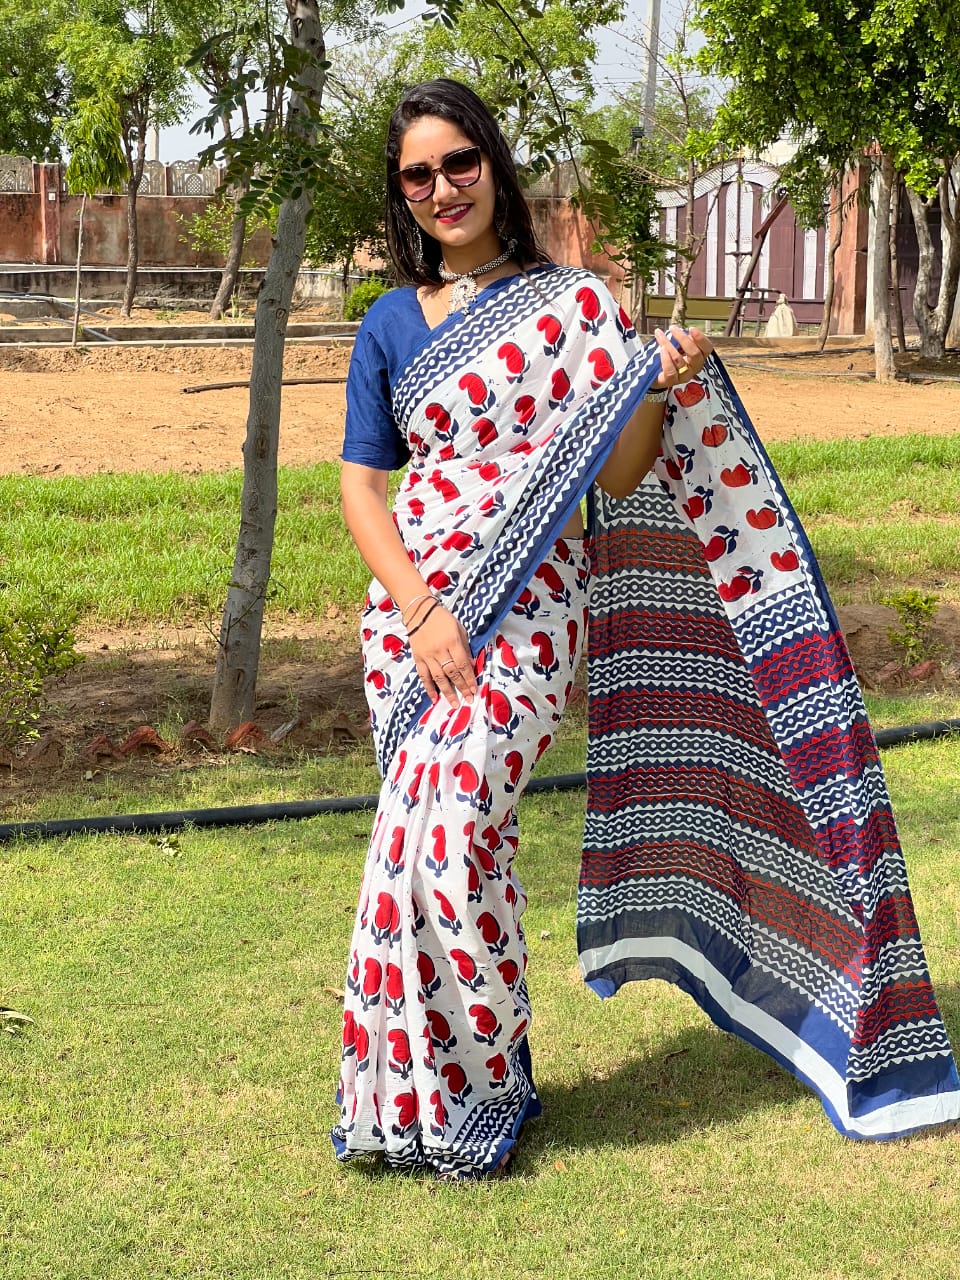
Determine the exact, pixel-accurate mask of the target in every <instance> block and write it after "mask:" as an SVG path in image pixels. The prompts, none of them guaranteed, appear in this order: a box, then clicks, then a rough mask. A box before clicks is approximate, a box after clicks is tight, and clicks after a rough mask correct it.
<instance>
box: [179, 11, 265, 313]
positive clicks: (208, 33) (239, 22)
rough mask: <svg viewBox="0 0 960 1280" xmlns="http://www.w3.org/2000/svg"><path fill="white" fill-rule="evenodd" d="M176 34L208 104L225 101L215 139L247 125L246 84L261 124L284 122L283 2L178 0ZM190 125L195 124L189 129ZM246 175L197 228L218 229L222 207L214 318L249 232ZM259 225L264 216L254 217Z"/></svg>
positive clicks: (250, 111)
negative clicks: (280, 67) (257, 93)
mask: <svg viewBox="0 0 960 1280" xmlns="http://www.w3.org/2000/svg"><path fill="white" fill-rule="evenodd" d="M175 20H176V24H177V31H178V34H179V36H180V38H181V40H182V41H183V44H184V45H185V47H186V48H188V49H190V50H191V51H192V52H191V54H190V57H189V59H188V61H187V69H188V70H189V72H190V73H191V75H192V76H193V78H194V80H195V81H196V82H197V84H198V85H199V86H200V87H201V88H202V89H203V90H205V92H206V93H207V95H208V97H209V98H210V100H211V101H212V102H216V101H218V100H220V99H222V100H223V101H224V109H223V111H222V112H221V114H220V117H219V122H218V123H219V127H220V129H221V131H222V137H223V139H224V141H225V143H227V144H228V145H229V143H230V141H231V140H232V138H233V136H234V134H235V133H239V134H241V135H244V134H247V133H249V132H250V131H251V129H252V127H253V123H254V118H253V117H254V113H255V109H254V105H253V101H254V100H253V92H252V91H253V87H254V86H257V88H258V89H259V90H261V91H262V99H261V100H260V101H259V102H258V104H257V110H258V111H259V115H260V119H261V121H262V127H263V128H264V129H265V130H267V131H269V130H271V129H280V128H282V127H283V107H284V92H285V87H286V86H285V80H284V78H283V77H282V76H280V75H278V74H276V72H277V66H276V59H277V56H278V50H277V45H276V40H275V34H276V32H277V31H278V30H281V29H282V27H283V24H284V22H285V21H286V8H285V5H284V3H283V0H223V3H221V4H218V5H216V6H211V5H210V4H208V3H206V2H205V0H180V3H179V4H178V5H177V8H176V19H175ZM195 131H196V130H195ZM249 183H250V174H249V173H248V172H240V173H238V174H237V175H236V176H235V179H234V181H233V182H232V183H231V184H230V186H229V188H228V189H227V190H226V191H225V192H223V193H220V194H218V200H219V201H220V202H222V206H223V208H222V209H221V208H220V207H218V208H217V209H216V210H214V211H212V213H211V216H209V217H206V218H204V217H203V215H198V219H199V220H200V221H202V223H203V224H204V225H203V226H200V227H198V231H199V232H200V234H203V231H204V230H207V231H209V229H210V227H211V225H212V224H214V223H215V224H216V226H217V227H218V228H219V227H220V226H221V225H222V223H223V221H224V218H223V212H224V210H226V209H227V208H228V209H229V229H228V233H227V235H226V243H225V244H224V245H223V252H224V266H223V271H222V273H221V276H220V284H219V286H218V288H217V292H216V295H215V296H214V299H213V302H212V303H211V304H210V318H211V320H219V319H220V317H221V316H222V315H223V313H224V310H225V309H226V307H227V306H228V305H229V303H230V300H231V298H232V297H233V296H234V293H235V292H236V288H237V280H238V278H239V274H240V267H241V265H242V261H243V248H244V245H245V243H246V240H247V236H248V234H249V233H250V227H249V226H248V219H247V213H246V208H247V206H246V204H245V197H246V196H247V194H248V192H249V189H250V185H249ZM258 222H259V225H263V217H262V215H261V217H260V218H259V220H258Z"/></svg>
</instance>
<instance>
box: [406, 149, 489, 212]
mask: <svg viewBox="0 0 960 1280" xmlns="http://www.w3.org/2000/svg"><path fill="white" fill-rule="evenodd" d="M471 151H472V152H474V153H475V154H476V157H477V176H476V177H475V178H471V179H470V181H469V182H457V181H456V179H454V178H451V177H450V175H449V173H447V165H448V164H449V163H450V161H451V160H453V159H454V158H455V157H456V156H465V155H467V154H468V153H469V152H471ZM411 169H429V170H430V190H429V191H428V192H427V194H426V195H425V196H416V197H414V196H408V195H407V193H406V192H405V191H404V189H403V175H404V174H405V173H408V172H409V171H410V170H411ZM438 173H442V174H443V176H444V177H445V178H446V180H447V182H449V183H450V185H451V187H456V188H457V190H458V191H462V190H464V189H465V188H466V187H473V186H476V184H477V183H478V182H479V181H480V179H481V178H482V177H483V153H482V151H481V150H480V148H479V147H478V146H472V147H458V148H457V150H456V151H451V152H450V154H449V155H448V156H444V158H443V161H442V162H441V163H440V164H438V165H436V166H435V167H433V168H431V166H430V165H428V164H422V165H421V164H410V165H407V167H406V168H405V169H397V170H396V172H394V173H392V174H391V175H390V176H391V178H392V179H393V182H394V185H395V186H396V188H397V190H398V191H399V192H400V194H401V195H402V196H403V198H404V200H406V201H408V202H409V203H410V204H423V202H424V200H429V199H430V197H431V196H432V195H433V193H434V192H435V191H436V189H437V174H438Z"/></svg>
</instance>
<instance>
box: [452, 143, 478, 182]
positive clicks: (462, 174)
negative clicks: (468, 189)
mask: <svg viewBox="0 0 960 1280" xmlns="http://www.w3.org/2000/svg"><path fill="white" fill-rule="evenodd" d="M443 172H444V173H445V174H446V175H447V177H448V178H449V179H450V181H451V182H452V183H454V185H457V184H459V185H461V186H470V184H471V183H473V182H476V181H477V179H478V178H479V177H480V152H479V151H478V150H477V149H476V147H470V149H469V150H467V151H458V152H456V153H455V154H454V155H452V156H447V158H446V160H444V162H443Z"/></svg>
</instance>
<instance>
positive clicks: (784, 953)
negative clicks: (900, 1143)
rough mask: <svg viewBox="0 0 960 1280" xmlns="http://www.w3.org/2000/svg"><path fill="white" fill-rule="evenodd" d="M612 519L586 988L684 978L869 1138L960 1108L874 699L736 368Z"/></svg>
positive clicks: (598, 676)
mask: <svg viewBox="0 0 960 1280" xmlns="http://www.w3.org/2000/svg"><path fill="white" fill-rule="evenodd" d="M596 509H597V525H596V529H595V537H594V547H593V555H594V576H593V581H592V586H591V631H590V647H589V657H590V686H591V710H590V742H589V748H588V776H589V797H588V813H587V821H586V829H585V838H584V856H583V863H582V871H581V880H580V889H579V904H578V907H579V909H578V944H579V950H580V953H581V965H582V967H583V969H584V972H585V975H586V977H587V980H588V981H589V982H590V983H591V985H593V986H594V987H595V989H597V990H598V991H599V992H600V993H601V994H604V995H610V994H613V992H614V991H615V990H616V988H617V987H618V986H620V985H621V983H623V982H625V981H628V980H631V979H634V978H646V977H661V978H666V979H668V980H671V981H677V982H680V983H681V985H683V986H684V988H685V989H686V990H688V991H691V993H693V994H694V996H695V998H697V999H698V1001H699V1002H700V1003H701V1004H702V1006H703V1007H704V1008H705V1009H706V1010H707V1012H708V1013H710V1015H711V1016H712V1017H714V1019H715V1020H716V1021H717V1022H718V1023H719V1024H720V1025H721V1026H724V1027H726V1028H727V1029H729V1030H732V1031H734V1032H736V1033H738V1034H741V1035H743V1036H745V1038H747V1039H748V1040H750V1041H751V1043H754V1044H756V1045H758V1047H760V1048H763V1049H765V1050H766V1051H767V1052H769V1053H771V1054H772V1055H773V1056H774V1057H775V1058H777V1059H778V1060H779V1061H781V1062H783V1063H784V1065H785V1066H787V1067H788V1068H789V1069H791V1070H793V1071H794V1072H795V1074H797V1075H798V1076H799V1077H800V1078H801V1079H804V1080H805V1081H806V1082H807V1083H808V1084H810V1085H811V1086H812V1087H813V1088H814V1089H816V1090H817V1091H818V1092H819V1093H820V1096H821V1098H822V1100H823V1102H824V1106H825V1109H826V1110H827V1113H828V1115H830V1118H831V1119H832V1121H833V1123H834V1124H835V1125H836V1127H837V1128H838V1129H839V1130H840V1131H841V1132H842V1133H845V1134H847V1135H849V1136H852V1137H870V1138H886V1137H893V1136H898V1135H899V1134H902V1133H904V1132H909V1131H912V1130H913V1129H915V1128H918V1127H922V1126H923V1125H924V1124H929V1123H937V1122H941V1121H943V1120H949V1119H956V1118H958V1116H960V1084H958V1080H957V1073H956V1068H955V1066H954V1062H953V1058H952V1054H951V1050H950V1045H949V1042H948V1039H947V1036H946V1032H945V1030H944V1027H943V1024H942V1021H941V1019H940V1015H939V1012H938V1010H937V1006H936V1001H935V999H934V996H933V991H932V988H931V985H930V980H929V975H928V972H927V967H926V962H925V959H924V954H923V948H922V944H921V941H920V936H919V932H918V928H917V923H916V918H915V915H914V912H913V907H912V903H911V900H910V894H909V889H908V886H907V875H906V869H905V866H904V862H903V857H902V854H901V852H900V848H899V843H898V839H897V834H896V829H895V825H894V821H893V816H892V813H891V810H890V804H889V800H888V797H887V792H886V787H885V783H884V779H883V774H882V769H881V766H880V762H879V758H878V754H877V750H876V745H875V742H874V739H873V736H872V734H871V732H870V729H869V725H868V723H867V718H866V713H865V710H864V708H863V704H862V699H861V696H860V691H859V688H858V686H857V683H856V680H855V677H854V675H853V672H852V668H851V665H850V661H849V657H848V655H847V652H846V648H845V646H844V644H843V640H842V637H841V635H840V632H839V628H838V627H837V625H836V619H835V616H834V614H833V610H832V608H831V606H830V603H829V599H828V597H827V595H826V592H825V590H824V589H823V585H822V581H821V579H820V575H819V570H818V568H817V566H816V562H815V560H814V558H813V554H812V551H811V549H810V547H809V543H808V542H807V539H806V537H805V535H804V533H803V530H802V528H801V527H800V524H799V521H798V520H797V518H796V516H795V514H794V513H793V511H792V508H791V507H790V505H789V502H788V501H787V499H786V496H785V495H784V494H783V491H782V489H781V487H780V485H779V481H778V480H777V477H776V475H775V473H774V471H773V469H772V467H771V466H770V464H769V461H768V460H767V458H766V455H765V453H764V451H763V448H762V446H761V445H760V443H759V441H758V440H757V438H756V435H755V433H754V431H753V428H752V427H751V425H750V423H749V421H748V419H747V418H746V414H745V413H744V412H743V409H742V406H741V405H740V404H739V401H738V400H737V399H736V396H735V394H734V393H733V391H732V388H731V387H730V385H729V383H728V381H727V379H726V376H725V374H724V372H723V370H722V367H721V366H720V365H719V362H718V361H716V359H715V358H714V359H712V360H711V362H710V366H709V368H708V371H707V372H706V373H705V375H704V376H703V377H702V378H701V380H700V381H699V382H698V383H696V384H688V386H687V387H686V388H684V389H683V391H682V393H681V394H680V395H679V396H673V397H671V406H670V408H669V410H668V422H667V427H666V430H665V439H664V447H663V452H662V454H661V457H660V458H659V459H658V462H657V466H656V477H649V478H648V480H647V481H646V482H645V483H644V485H643V486H641V488H640V489H639V490H638V491H637V493H636V494H634V495H632V496H631V497H630V498H628V499H625V500H623V501H614V500H612V499H610V498H608V497H606V496H605V495H603V494H598V495H597V504H596ZM678 956H684V957H688V959H687V961H686V963H680V962H679V961H678V959H677V957H678ZM697 956H699V957H702V958H703V963H702V964H701V963H700V962H699V961H697V962H696V963H694V962H693V960H692V959H691V958H692V957H697ZM704 975H706V977H704ZM758 1028H762V1031H758ZM803 1044H805V1045H808V1046H810V1047H811V1048H812V1049H813V1050H815V1052H813V1053H808V1052H807V1051H806V1049H801V1048H799V1047H798V1046H800V1045H803ZM838 1082H840V1083H839V1085H838Z"/></svg>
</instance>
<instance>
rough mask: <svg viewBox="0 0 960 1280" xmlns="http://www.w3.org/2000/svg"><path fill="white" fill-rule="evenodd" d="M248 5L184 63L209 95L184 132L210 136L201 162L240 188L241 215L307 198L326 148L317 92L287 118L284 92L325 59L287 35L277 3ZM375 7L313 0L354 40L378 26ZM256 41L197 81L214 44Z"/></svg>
mask: <svg viewBox="0 0 960 1280" xmlns="http://www.w3.org/2000/svg"><path fill="white" fill-rule="evenodd" d="M241 7H243V6H242V5H241ZM250 8H251V11H250V13H249V14H248V16H247V17H246V18H243V17H241V16H240V15H239V14H238V15H237V16H236V17H235V19H234V22H233V23H232V25H228V26H226V27H222V28H221V29H220V30H219V31H217V32H215V33H214V34H213V35H211V36H209V37H208V38H206V39H205V40H203V41H202V42H201V43H200V44H199V45H197V46H196V47H195V48H194V49H193V50H192V52H191V53H190V55H189V57H188V59H187V69H188V70H189V71H190V72H191V74H193V75H194V76H195V77H196V78H197V79H198V80H201V82H202V83H204V85H205V87H206V88H207V89H208V92H209V95H210V96H209V105H208V109H207V112H206V114H205V115H203V116H201V117H200V118H199V119H198V120H196V121H195V122H194V124H193V125H192V126H191V133H195V134H197V135H204V134H206V135H207V137H208V138H209V139H210V142H209V144H208V145H207V146H206V147H205V148H204V150H203V151H202V152H201V155H200V161H201V163H203V164H212V163H213V162H215V161H222V162H223V163H224V164H225V166H226V176H227V181H228V182H230V183H233V184H236V185H238V186H242V187H243V188H244V189H246V195H245V196H244V198H243V199H242V201H241V202H240V209H241V212H242V213H244V214H246V215H247V216H249V214H250V213H251V212H252V211H253V210H254V209H259V210H260V212H261V213H266V211H267V210H268V209H269V208H270V207H271V206H272V207H274V208H278V207H279V206H280V205H282V204H283V202H284V201H285V200H288V199H290V200H299V199H300V198H301V196H303V195H304V193H307V194H308V195H309V196H310V197H311V198H313V196H314V194H315V192H316V189H317V187H318V186H319V185H322V183H323V181H324V179H325V177H326V174H327V164H328V160H329V153H330V146H329V143H328V141H327V133H328V129H327V126H326V125H325V123H324V120H323V118H322V111H321V106H320V99H321V97H322V94H319V93H318V94H313V93H308V94H306V95H305V96H303V95H301V97H300V100H299V103H298V111H297V119H296V120H295V121H290V120H289V119H288V99H289V97H290V94H291V93H292V92H294V91H295V90H296V87H297V85H298V84H304V83H305V82H306V80H307V78H308V77H309V76H310V75H311V74H312V73H313V72H314V71H319V72H320V73H321V76H322V77H324V76H325V75H326V72H327V71H328V70H329V67H330V64H329V62H327V61H326V59H325V58H324V59H323V60H322V61H321V63H320V65H319V67H314V66H313V59H312V56H311V55H310V54H308V52H307V51H306V50H304V49H302V48H299V47H298V46H297V45H296V44H295V43H294V41H293V40H292V39H291V38H290V36H289V34H288V32H287V30H286V25H287V22H288V14H287V11H286V7H285V6H284V5H279V4H271V3H269V0H268V3H267V4H266V6H265V7H264V8H263V9H262V10H260V7H259V6H257V5H256V4H252V6H251V7H250ZM374 9H375V5H374V3H373V0H325V2H324V3H319V0H318V3H317V11H318V13H319V19H320V25H321V27H322V28H323V29H324V30H326V29H328V28H329V27H332V26H337V27H340V28H342V29H344V30H350V31H351V32H352V34H353V36H354V38H359V39H363V38H366V37H367V36H369V35H372V34H374V33H376V32H377V31H378V30H379V28H378V27H377V26H376V24H375V23H374V21H373V12H374ZM257 41H263V42H264V43H263V52H262V53H261V54H260V55H258V56H257V57H252V56H251V57H249V58H247V59H246V60H243V59H240V60H237V59H234V60H233V61H231V60H230V59H229V57H228V58H227V62H226V67H225V71H224V74H223V75H217V76H216V77H214V76H212V75H208V76H207V79H204V75H205V71H204V69H205V68H209V66H210V62H211V59H212V58H214V57H215V56H217V52H218V50H220V49H226V50H227V51H229V50H230V49H231V48H233V47H235V46H237V44H238V42H239V44H240V45H242V46H244V47H247V46H248V45H250V44H251V43H255V42H257ZM258 96H259V97H261V98H262V99H264V100H265V101H266V104H267V106H266V110H265V112H264V113H263V115H262V116H260V117H259V118H256V119H255V118H254V117H253V115H252V113H251V111H250V103H251V101H254V100H256V99H257V98H258ZM313 99H315V101H314V100H313ZM236 119H239V120H240V122H241V127H240V128H239V129H235V128H234V127H232V126H229V124H228V122H231V121H234V120H236ZM291 125H292V127H291ZM225 126H227V127H225Z"/></svg>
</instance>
